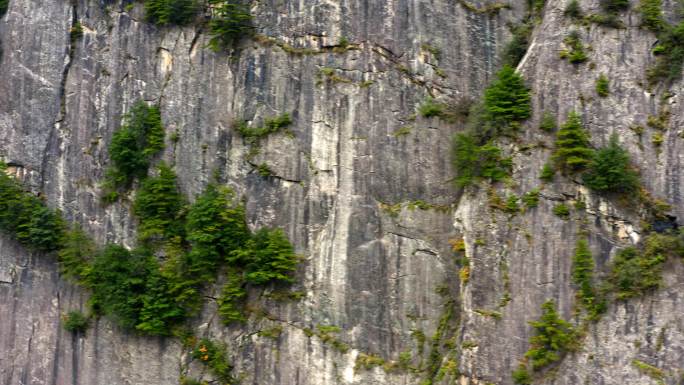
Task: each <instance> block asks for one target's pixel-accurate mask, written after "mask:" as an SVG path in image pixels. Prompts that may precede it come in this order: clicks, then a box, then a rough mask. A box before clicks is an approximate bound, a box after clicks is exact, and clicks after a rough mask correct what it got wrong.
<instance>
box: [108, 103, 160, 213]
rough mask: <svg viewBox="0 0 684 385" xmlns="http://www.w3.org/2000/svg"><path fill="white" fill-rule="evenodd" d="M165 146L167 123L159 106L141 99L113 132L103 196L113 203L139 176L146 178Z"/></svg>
mask: <svg viewBox="0 0 684 385" xmlns="http://www.w3.org/2000/svg"><path fill="white" fill-rule="evenodd" d="M163 148H164V127H163V126H162V121H161V113H160V112H159V108H158V107H156V106H148V105H147V103H145V102H144V101H142V100H141V101H138V102H137V103H135V104H134V105H133V107H132V108H131V111H130V113H128V114H126V115H124V124H123V125H122V127H121V128H120V129H119V130H117V131H116V132H114V135H113V136H112V141H111V144H110V146H109V157H110V158H111V165H110V166H109V167H108V168H107V170H106V172H105V182H104V185H103V197H102V199H103V200H104V201H105V202H106V203H113V202H115V201H116V200H117V199H118V198H119V194H120V193H121V192H125V191H128V189H130V187H131V184H132V183H133V181H134V180H135V179H136V178H138V179H143V178H145V177H146V176H147V170H148V168H149V166H150V162H151V160H152V158H153V157H154V156H155V155H157V154H158V153H159V152H160V151H161V150H162V149H163Z"/></svg>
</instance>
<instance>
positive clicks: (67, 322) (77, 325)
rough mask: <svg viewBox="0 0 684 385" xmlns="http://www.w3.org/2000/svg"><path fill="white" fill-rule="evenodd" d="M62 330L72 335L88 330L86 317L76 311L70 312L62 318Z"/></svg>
mask: <svg viewBox="0 0 684 385" xmlns="http://www.w3.org/2000/svg"><path fill="white" fill-rule="evenodd" d="M62 322H63V324H62V325H63V326H64V330H66V331H68V332H72V333H83V332H85V331H86V330H87V329H88V317H86V316H85V315H83V313H81V312H80V311H78V310H72V311H70V312H68V313H67V314H65V315H64V316H63V317H62Z"/></svg>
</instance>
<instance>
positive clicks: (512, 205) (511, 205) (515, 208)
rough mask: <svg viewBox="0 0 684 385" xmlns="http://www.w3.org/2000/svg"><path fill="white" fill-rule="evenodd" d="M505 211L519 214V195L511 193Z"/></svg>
mask: <svg viewBox="0 0 684 385" xmlns="http://www.w3.org/2000/svg"><path fill="white" fill-rule="evenodd" d="M504 211H505V212H507V213H509V214H517V213H518V212H519V211H520V205H519V204H518V197H517V196H515V195H511V196H509V197H508V199H507V200H506V207H505V210H504Z"/></svg>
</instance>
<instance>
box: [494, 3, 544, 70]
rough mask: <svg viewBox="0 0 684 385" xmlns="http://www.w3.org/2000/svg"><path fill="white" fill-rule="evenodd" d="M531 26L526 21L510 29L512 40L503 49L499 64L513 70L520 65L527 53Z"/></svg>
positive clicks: (529, 22)
mask: <svg viewBox="0 0 684 385" xmlns="http://www.w3.org/2000/svg"><path fill="white" fill-rule="evenodd" d="M542 8H543V6H542ZM540 11H541V10H540ZM533 26H534V25H533V23H532V22H531V21H528V22H525V23H521V24H517V25H515V26H512V27H511V34H512V35H513V38H512V39H511V41H510V42H508V44H506V47H504V50H503V52H502V54H501V62H502V63H503V64H504V65H507V66H510V67H512V68H515V67H516V66H517V65H518V63H520V60H522V58H523V57H524V56H525V53H527V47H528V46H529V44H530V35H532V29H533Z"/></svg>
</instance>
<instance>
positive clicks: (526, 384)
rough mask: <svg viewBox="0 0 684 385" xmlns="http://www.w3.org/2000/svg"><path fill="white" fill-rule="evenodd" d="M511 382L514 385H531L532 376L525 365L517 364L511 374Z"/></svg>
mask: <svg viewBox="0 0 684 385" xmlns="http://www.w3.org/2000/svg"><path fill="white" fill-rule="evenodd" d="M512 377H513V383H514V384H516V385H532V376H531V375H530V372H529V371H528V370H527V367H526V366H525V365H519V366H518V368H517V369H516V370H514V371H513V374H512Z"/></svg>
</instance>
